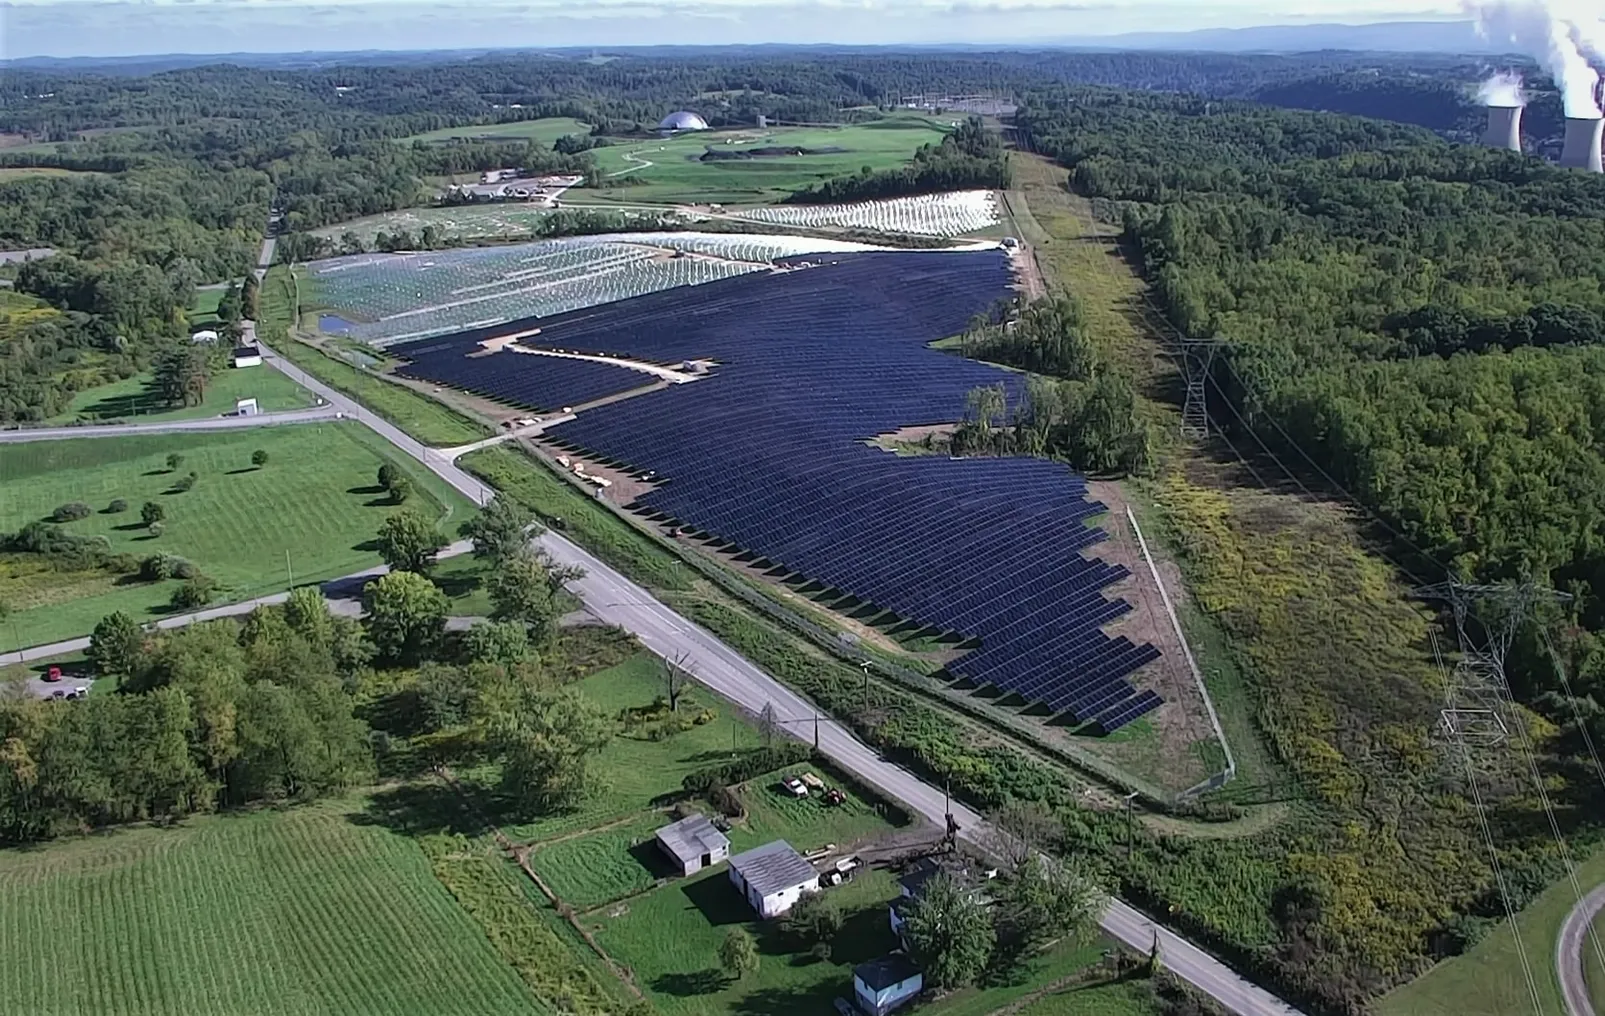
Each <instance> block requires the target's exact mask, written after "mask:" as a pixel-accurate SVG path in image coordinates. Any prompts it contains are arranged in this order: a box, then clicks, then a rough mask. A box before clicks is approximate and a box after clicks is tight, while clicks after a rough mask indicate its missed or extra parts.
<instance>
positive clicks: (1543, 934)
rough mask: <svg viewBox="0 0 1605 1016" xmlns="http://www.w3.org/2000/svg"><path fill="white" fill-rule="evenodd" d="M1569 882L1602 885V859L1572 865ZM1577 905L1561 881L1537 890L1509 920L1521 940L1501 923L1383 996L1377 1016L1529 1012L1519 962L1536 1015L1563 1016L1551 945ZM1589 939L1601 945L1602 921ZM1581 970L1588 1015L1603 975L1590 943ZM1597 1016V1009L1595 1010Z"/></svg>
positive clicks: (1604, 865) (1589, 886) (1474, 1015)
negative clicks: (1574, 868) (1535, 996)
mask: <svg viewBox="0 0 1605 1016" xmlns="http://www.w3.org/2000/svg"><path fill="white" fill-rule="evenodd" d="M1577 881H1578V884H1579V885H1580V886H1581V887H1582V889H1583V892H1584V893H1587V892H1588V891H1589V890H1590V889H1592V888H1593V887H1594V886H1597V885H1600V884H1602V883H1605V854H1599V855H1596V856H1595V857H1593V858H1592V859H1590V860H1587V861H1584V862H1583V863H1582V864H1579V865H1578V866H1577ZM1576 903H1577V896H1576V894H1574V893H1573V892H1572V886H1571V883H1570V882H1569V881H1562V882H1560V883H1557V884H1555V885H1552V886H1550V887H1549V888H1548V889H1546V890H1544V892H1543V894H1542V895H1541V896H1539V897H1538V898H1537V899H1536V900H1534V901H1533V902H1532V903H1530V904H1528V906H1527V908H1526V909H1525V910H1523V911H1522V912H1521V913H1520V914H1518V915H1517V916H1516V926H1517V928H1518V929H1519V931H1520V935H1521V949H1520V950H1518V949H1517V944H1516V935H1515V934H1513V933H1512V932H1511V929H1510V925H1509V924H1508V923H1501V924H1500V925H1499V926H1498V927H1496V928H1494V929H1493V930H1492V931H1490V932H1489V933H1488V936H1487V937H1486V938H1484V939H1483V940H1482V941H1481V942H1479V943H1478V944H1477V946H1476V948H1474V949H1472V950H1471V951H1470V952H1468V953H1466V954H1465V955H1464V956H1457V957H1455V958H1454V959H1451V960H1446V961H1444V962H1443V963H1440V964H1438V965H1437V966H1436V967H1434V968H1433V969H1432V970H1430V971H1428V972H1427V973H1426V974H1425V975H1424V976H1422V977H1419V978H1417V979H1416V980H1414V981H1412V982H1410V983H1409V984H1407V985H1405V986H1404V987H1402V988H1400V989H1398V990H1397V991H1394V992H1393V993H1392V994H1390V995H1388V996H1387V997H1386V998H1384V999H1383V1000H1382V1001H1381V1002H1380V1003H1378V1005H1377V1012H1378V1014H1379V1016H1509V1014H1511V1013H1528V1012H1532V1009H1533V995H1532V991H1531V990H1530V989H1529V988H1528V985H1527V977H1526V974H1525V973H1524V971H1523V968H1522V955H1523V954H1525V955H1526V959H1527V963H1528V964H1529V965H1530V966H1531V969H1532V972H1533V982H1534V987H1535V988H1536V990H1537V992H1538V1002H1539V1004H1540V1006H1541V1009H1540V1016H1565V1013H1566V1008H1565V1003H1564V1001H1563V999H1562V997H1561V992H1560V981H1559V979H1558V976H1557V972H1556V970H1555V943H1556V941H1557V940H1558V939H1559V938H1560V927H1561V924H1562V923H1563V922H1564V921H1565V920H1566V915H1567V914H1568V913H1569V912H1570V911H1571V909H1572V907H1573V906H1575V905H1576ZM1595 931H1596V934H1598V935H1600V936H1601V937H1600V939H1599V941H1600V942H1601V944H1602V945H1605V920H1602V921H1600V922H1596V924H1595ZM1583 967H1584V971H1585V972H1586V974H1587V976H1588V980H1589V988H1590V990H1591V991H1592V992H1593V993H1594V995H1593V997H1594V1002H1595V1008H1596V1009H1599V1008H1600V1007H1599V1003H1600V1002H1602V1001H1605V998H1602V996H1601V994H1600V988H1601V986H1605V968H1602V967H1601V966H1600V962H1599V957H1598V954H1597V953H1596V952H1595V949H1594V945H1593V943H1592V942H1587V941H1585V942H1584V943H1583ZM1600 1011H1601V1012H1605V1009H1600Z"/></svg>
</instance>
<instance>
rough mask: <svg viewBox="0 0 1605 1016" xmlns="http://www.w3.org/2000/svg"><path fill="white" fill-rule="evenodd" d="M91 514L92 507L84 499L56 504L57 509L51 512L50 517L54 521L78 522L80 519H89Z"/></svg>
mask: <svg viewBox="0 0 1605 1016" xmlns="http://www.w3.org/2000/svg"><path fill="white" fill-rule="evenodd" d="M91 514H93V512H92V511H91V509H90V507H89V506H88V505H86V504H84V503H83V502H82V501H68V502H67V503H66V504H64V505H58V506H56V510H55V511H53V512H51V513H50V519H51V521H52V522H77V521H78V520H79V519H87V518H88V517H89V516H90V515H91Z"/></svg>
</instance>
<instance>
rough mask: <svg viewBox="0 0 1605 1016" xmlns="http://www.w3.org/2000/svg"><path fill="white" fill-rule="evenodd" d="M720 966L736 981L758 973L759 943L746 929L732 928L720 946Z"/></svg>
mask: <svg viewBox="0 0 1605 1016" xmlns="http://www.w3.org/2000/svg"><path fill="white" fill-rule="evenodd" d="M719 965H720V966H721V967H723V968H724V970H725V973H727V974H729V975H730V976H731V977H733V978H735V979H736V980H738V981H739V980H741V979H742V978H743V977H746V976H747V975H748V974H755V973H757V972H758V943H757V941H756V940H754V939H753V937H752V932H750V931H748V930H747V929H746V928H731V929H730V931H729V932H728V933H727V934H726V935H725V937H724V941H723V942H722V943H720V945H719Z"/></svg>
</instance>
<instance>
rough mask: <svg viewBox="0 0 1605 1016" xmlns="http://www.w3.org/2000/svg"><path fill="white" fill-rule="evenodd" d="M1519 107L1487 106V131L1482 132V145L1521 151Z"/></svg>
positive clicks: (1520, 108)
mask: <svg viewBox="0 0 1605 1016" xmlns="http://www.w3.org/2000/svg"><path fill="white" fill-rule="evenodd" d="M1521 110H1522V107H1520V106H1489V107H1488V129H1487V130H1486V131H1484V132H1483V135H1482V143H1483V144H1485V145H1487V146H1488V147H1489V148H1504V149H1507V150H1509V151H1512V152H1519V151H1521Z"/></svg>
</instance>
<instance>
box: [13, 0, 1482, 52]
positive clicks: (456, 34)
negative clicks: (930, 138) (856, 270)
mask: <svg viewBox="0 0 1605 1016" xmlns="http://www.w3.org/2000/svg"><path fill="white" fill-rule="evenodd" d="M1460 10H1461V5H1460V3H1459V0H1448V2H1439V0H1284V2H1281V3H1277V2H1274V0H1200V2H1196V3H1187V2H1185V0H1182V2H1178V0H473V2H471V0H132V2H107V0H0V55H3V56H5V57H21V56H36V55H49V56H122V55H136V54H148V53H227V52H289V51H300V50H365V49H386V50H394V49H453V48H474V47H489V46H629V45H646V44H653V43H708V44H724V43H751V42H792V43H816V42H836V43H860V44H865V43H948V42H974V43H1019V42H1028V41H1031V40H1040V39H1062V38H1065V37H1069V36H1078V37H1079V36H1093V35H1113V34H1118V33H1122V32H1132V31H1150V30H1158V31H1185V30H1189V29H1195V28H1239V27H1246V26H1251V25H1264V24H1299V23H1311V22H1344V23H1349V24H1357V23H1363V22H1372V21H1387V20H1426V19H1436V18H1451V17H1456V16H1458V15H1459V12H1460Z"/></svg>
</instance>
